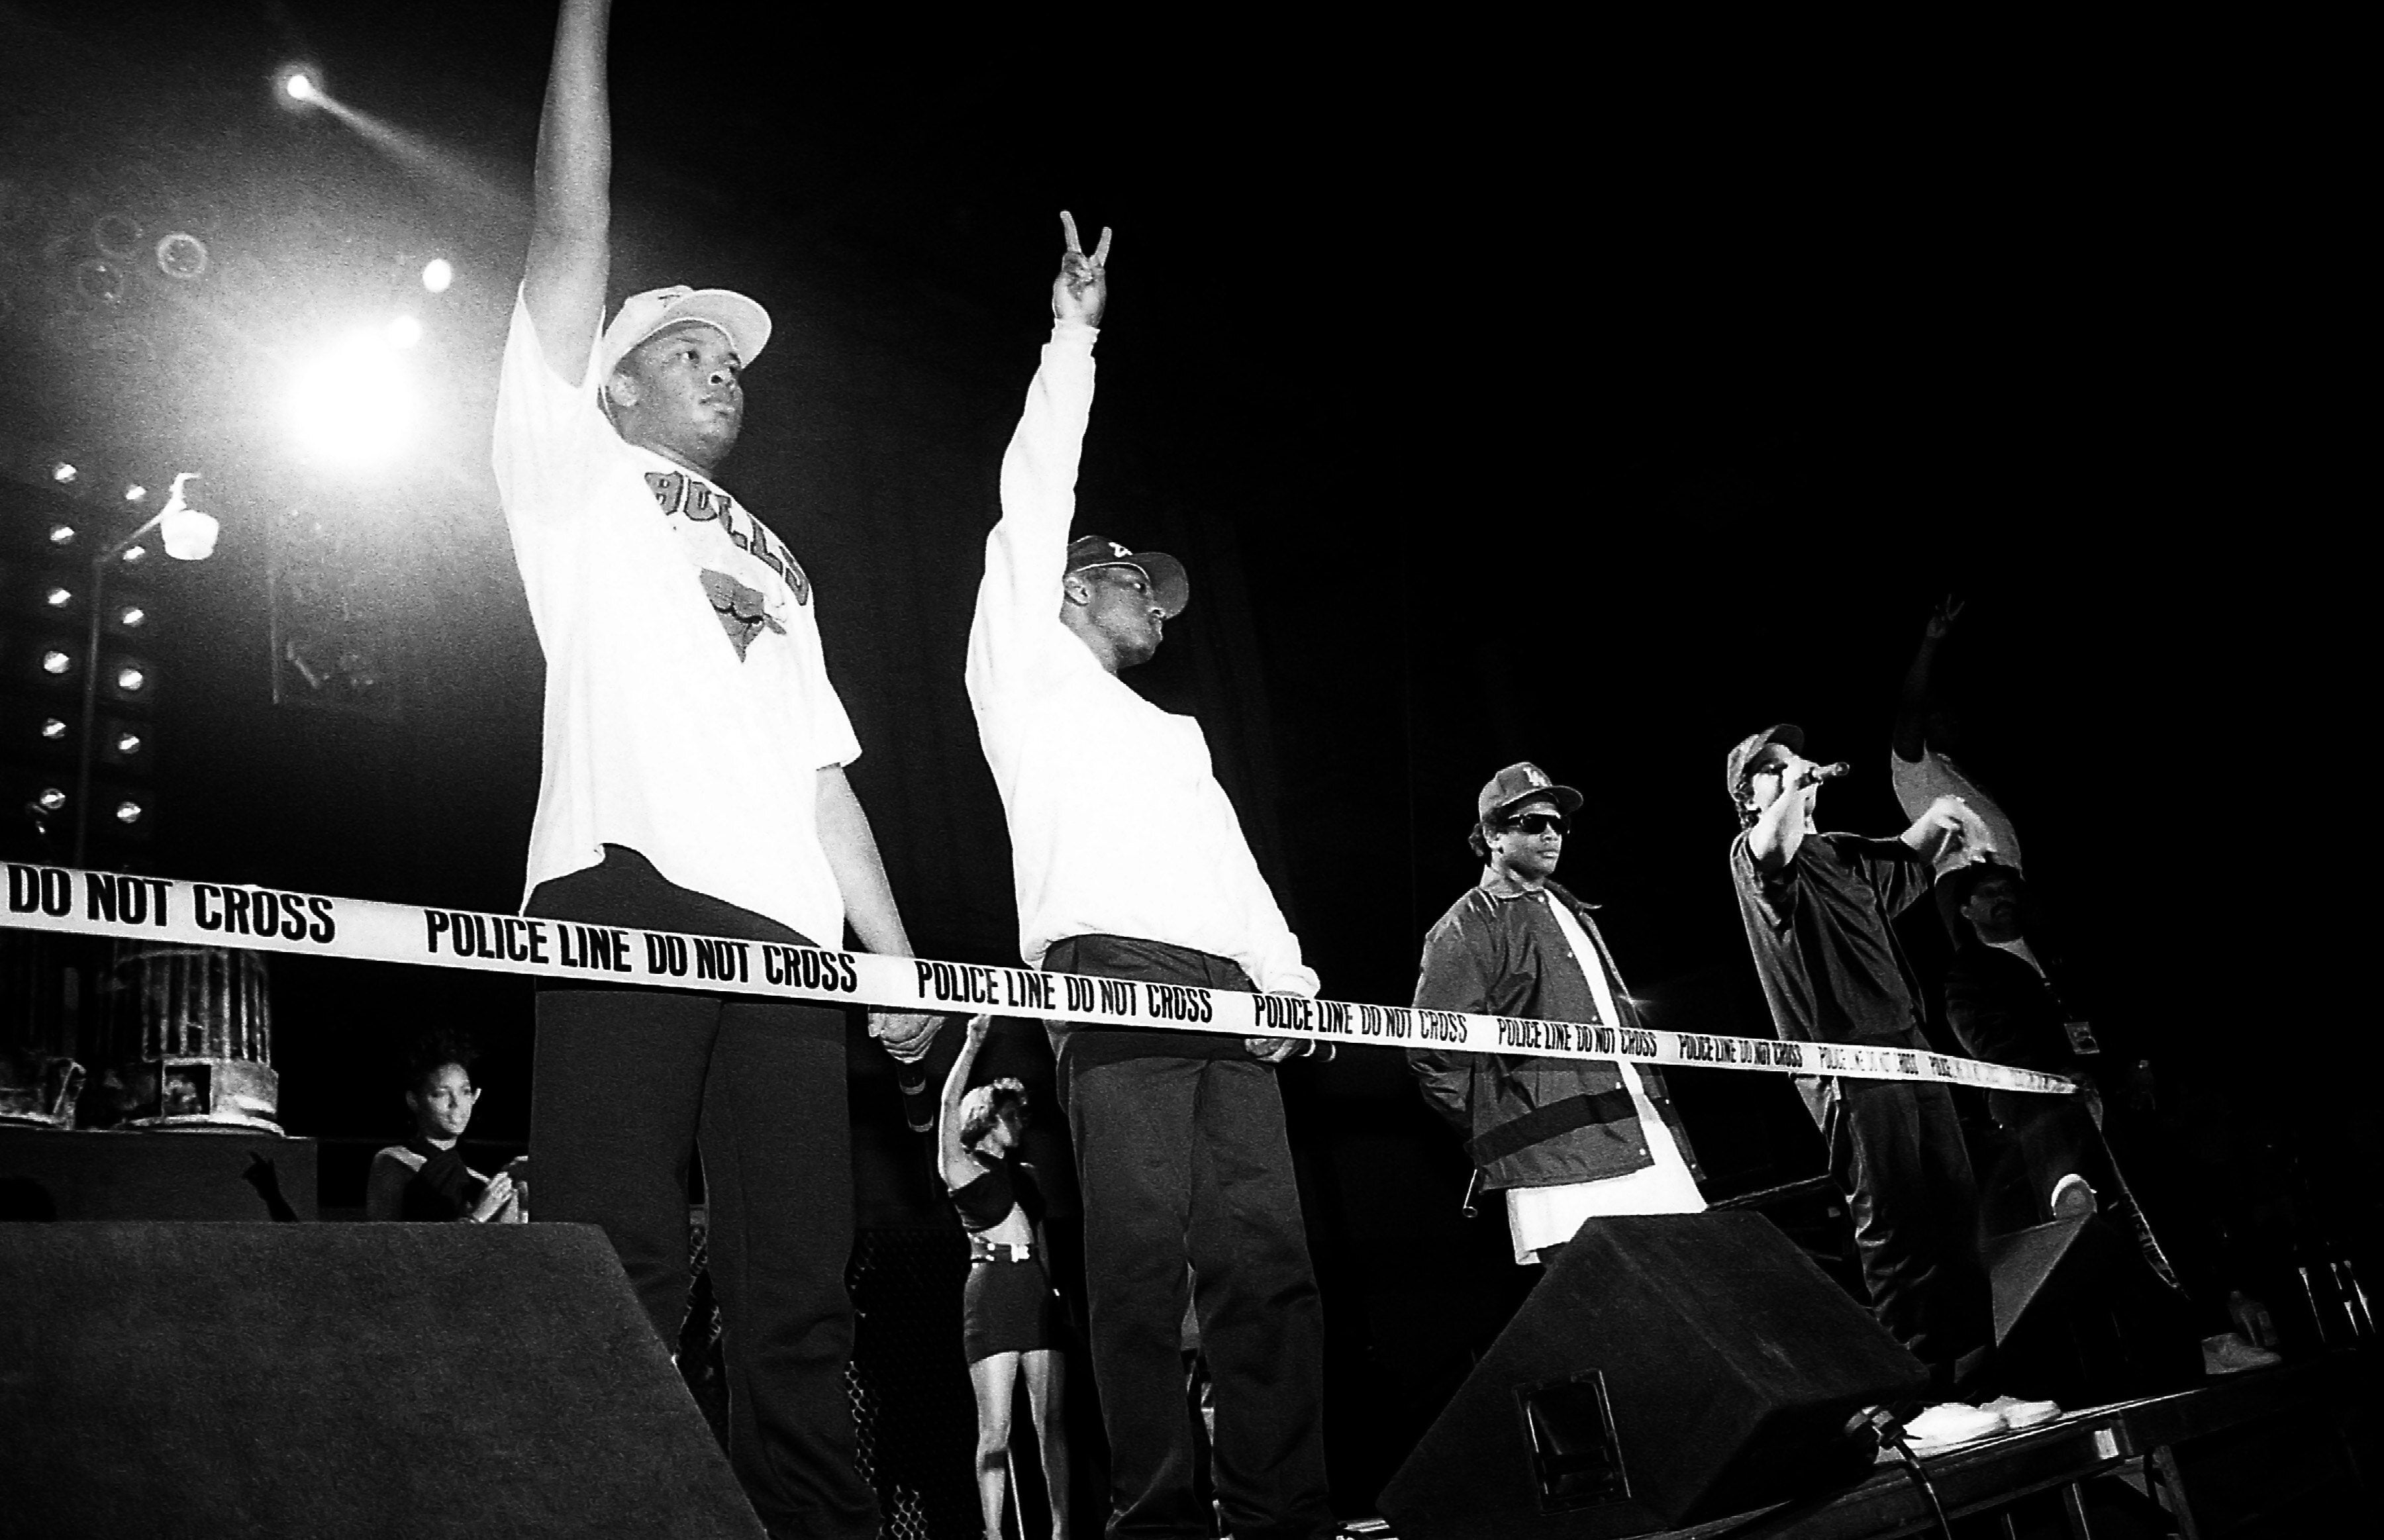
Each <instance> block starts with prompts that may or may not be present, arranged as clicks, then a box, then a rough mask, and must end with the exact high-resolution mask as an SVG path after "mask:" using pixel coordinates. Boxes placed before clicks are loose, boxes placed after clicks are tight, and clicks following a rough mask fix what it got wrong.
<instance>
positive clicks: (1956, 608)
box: [1924, 593, 1969, 641]
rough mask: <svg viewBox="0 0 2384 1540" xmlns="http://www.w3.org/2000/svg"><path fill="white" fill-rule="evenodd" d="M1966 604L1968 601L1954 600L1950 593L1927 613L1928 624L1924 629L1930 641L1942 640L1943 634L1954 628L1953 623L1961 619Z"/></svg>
mask: <svg viewBox="0 0 2384 1540" xmlns="http://www.w3.org/2000/svg"><path fill="white" fill-rule="evenodd" d="M1968 602H1969V601H1968V600H1967V599H1956V598H1955V597H1954V596H1953V595H1952V594H1950V593H1949V594H1947V595H1946V596H1945V597H1944V598H1943V599H1941V600H1939V601H1938V602H1937V607H1936V608H1935V609H1934V610H1931V612H1930V613H1929V624H1928V625H1927V627H1924V630H1925V632H1926V634H1927V635H1928V637H1929V638H1930V640H1932V641H1933V640H1943V638H1944V636H1945V634H1946V633H1947V632H1949V631H1951V630H1952V629H1953V628H1954V622H1955V621H1956V620H1958V619H1960V618H1961V615H1962V611H1963V608H1964V607H1965V606H1966V605H1968Z"/></svg>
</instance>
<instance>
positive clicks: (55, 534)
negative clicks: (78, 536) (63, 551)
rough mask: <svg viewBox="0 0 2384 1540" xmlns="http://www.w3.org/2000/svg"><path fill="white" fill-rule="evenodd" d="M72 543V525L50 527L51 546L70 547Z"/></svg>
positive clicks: (73, 535) (73, 531) (73, 539)
mask: <svg viewBox="0 0 2384 1540" xmlns="http://www.w3.org/2000/svg"><path fill="white" fill-rule="evenodd" d="M74 541H75V528H74V526H73V525H71V524H53V525H51V526H50V543H51V544H52V545H72V544H74Z"/></svg>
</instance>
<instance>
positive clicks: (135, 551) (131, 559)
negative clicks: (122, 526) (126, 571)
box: [123, 545, 149, 566]
mask: <svg viewBox="0 0 2384 1540" xmlns="http://www.w3.org/2000/svg"><path fill="white" fill-rule="evenodd" d="M148 559H149V548H148V547H147V546H145V545H128V546H126V547H125V548H124V558H123V560H124V565H126V566H139V565H141V564H142V563H143V562H145V561H147V560H148Z"/></svg>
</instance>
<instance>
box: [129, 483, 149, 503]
mask: <svg viewBox="0 0 2384 1540" xmlns="http://www.w3.org/2000/svg"><path fill="white" fill-rule="evenodd" d="M148 495H149V489H148V488H146V487H144V486H143V485H142V484H141V483H140V482H138V481H135V482H134V483H132V485H130V486H129V487H127V488H125V489H124V501H125V502H127V503H138V502H140V501H141V500H142V499H143V498H144V497H147V496H148Z"/></svg>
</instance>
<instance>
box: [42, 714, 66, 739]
mask: <svg viewBox="0 0 2384 1540" xmlns="http://www.w3.org/2000/svg"><path fill="white" fill-rule="evenodd" d="M42 736H43V738H45V739H49V740H50V741H51V742H53V743H56V742H57V741H58V740H59V739H62V738H64V737H66V736H67V725H66V724H65V723H63V722H61V721H59V720H58V719H57V718H56V717H55V716H45V717H43V718H42Z"/></svg>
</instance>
